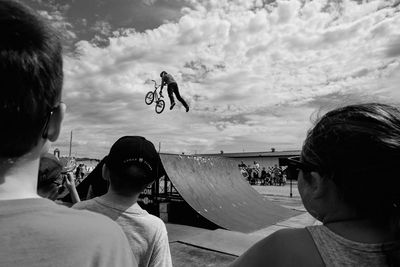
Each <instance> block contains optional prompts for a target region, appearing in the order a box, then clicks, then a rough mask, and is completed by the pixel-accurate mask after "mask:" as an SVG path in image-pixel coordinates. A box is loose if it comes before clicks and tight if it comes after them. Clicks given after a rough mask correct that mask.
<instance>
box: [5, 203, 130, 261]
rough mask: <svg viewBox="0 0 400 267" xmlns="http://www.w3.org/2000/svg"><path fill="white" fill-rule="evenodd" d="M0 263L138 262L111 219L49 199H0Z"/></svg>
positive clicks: (121, 232) (119, 229)
mask: <svg viewBox="0 0 400 267" xmlns="http://www.w3.org/2000/svg"><path fill="white" fill-rule="evenodd" d="M0 266H2V267H6V266H18V267H23V266H29V267H35V266H37V267H46V266H49V267H50V266H51V267H53V266H57V267H63V266H65V267H67V266H68V267H69V266H85V267H95V266H96V267H108V266H121V267H125V266H137V264H136V261H135V259H134V257H132V254H131V252H130V247H129V244H128V241H127V239H126V237H125V234H124V233H123V231H122V229H121V228H120V227H119V226H118V225H117V224H116V223H115V222H113V221H112V220H110V219H109V218H107V217H105V216H102V215H99V214H96V213H93V212H88V211H78V210H73V209H70V208H67V207H64V206H61V205H57V204H55V203H54V202H52V201H50V200H48V199H42V198H33V199H15V200H1V201H0Z"/></svg>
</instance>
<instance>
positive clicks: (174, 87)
mask: <svg viewBox="0 0 400 267" xmlns="http://www.w3.org/2000/svg"><path fill="white" fill-rule="evenodd" d="M160 77H161V88H160V94H161V95H162V89H163V88H164V86H165V85H167V91H168V96H169V100H170V101H171V107H170V108H169V109H173V108H174V106H175V99H174V94H175V96H176V99H178V100H179V101H180V102H181V103H182V105H183V106H184V107H185V109H186V112H188V111H189V105H188V104H187V103H186V101H185V100H184V99H183V98H182V97H181V94H180V93H179V88H178V84H177V83H176V81H175V79H174V77H172V75H171V74H169V73H167V72H166V71H162V72H161V73H160Z"/></svg>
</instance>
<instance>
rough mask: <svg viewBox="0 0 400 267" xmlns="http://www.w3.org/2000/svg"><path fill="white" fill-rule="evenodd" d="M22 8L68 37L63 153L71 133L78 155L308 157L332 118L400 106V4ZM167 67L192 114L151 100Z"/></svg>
mask: <svg viewBox="0 0 400 267" xmlns="http://www.w3.org/2000/svg"><path fill="white" fill-rule="evenodd" d="M23 2H25V3H27V4H28V5H30V6H31V7H33V8H34V9H36V10H38V11H39V12H40V14H42V15H43V16H44V17H46V18H48V19H49V20H51V21H52V23H53V24H54V26H55V27H56V28H57V29H59V30H60V32H61V34H62V37H63V43H64V48H65V49H64V51H65V55H64V62H65V65H64V70H65V83H64V92H63V100H64V102H65V103H66V104H67V105H68V110H67V115H66V118H65V122H64V126H63V133H62V134H61V136H60V138H59V140H58V141H57V142H56V143H54V144H53V147H54V148H55V147H58V148H59V149H60V150H61V153H62V154H64V155H65V154H68V147H69V138H70V132H71V131H73V147H72V150H73V153H72V154H73V155H74V156H78V157H84V156H88V157H94V158H101V157H103V156H104V155H105V154H106V153H107V151H108V150H109V148H110V146H111V145H112V143H113V142H114V141H115V140H116V139H118V138H119V137H121V136H123V135H142V136H145V137H147V138H148V139H149V140H151V141H152V142H153V143H154V144H155V145H156V147H158V145H159V143H160V142H161V151H163V152H176V153H181V152H185V153H186V154H191V153H196V152H197V153H213V152H216V153H218V152H219V151H220V150H223V151H225V152H242V151H246V152H250V151H269V150H270V149H271V148H272V147H274V148H276V150H279V151H281V150H293V149H300V148H301V145H302V142H303V140H304V137H305V134H306V131H307V129H308V128H309V127H310V126H311V125H312V122H313V120H314V119H315V118H317V117H318V115H319V114H323V112H325V111H326V110H327V109H331V108H334V107H337V106H340V105H344V104H350V103H359V102H369V101H381V102H385V103H392V104H398V103H400V89H399V84H400V12H399V11H400V4H399V3H400V0H396V1H394V0H393V1H323V0H318V1H303V0H302V1H297V0H291V1H265V0H246V1H239V0H236V1H228V0H204V1H201V0H66V1H62V0H25V1H23ZM162 70H166V71H167V72H169V73H171V74H172V75H173V76H174V77H175V79H176V80H177V82H178V84H179V88H180V92H181V95H182V96H183V98H184V99H185V100H186V101H187V102H188V103H189V105H190V108H191V109H190V112H189V113H186V112H185V111H184V108H183V107H182V106H181V104H180V103H178V104H177V106H176V107H175V108H174V109H173V110H172V111H170V110H169V109H168V108H169V100H168V97H167V98H166V99H165V100H166V102H167V107H166V109H165V111H164V112H163V113H162V114H156V113H155V112H154V105H152V106H147V105H146V104H145V103H144V96H145V94H146V93H147V92H148V91H149V90H151V89H152V86H153V85H152V83H151V82H150V80H151V79H157V80H158V81H159V79H160V78H159V73H160V72H161V71H162ZM164 92H165V94H164V95H165V96H166V95H167V94H166V91H164Z"/></svg>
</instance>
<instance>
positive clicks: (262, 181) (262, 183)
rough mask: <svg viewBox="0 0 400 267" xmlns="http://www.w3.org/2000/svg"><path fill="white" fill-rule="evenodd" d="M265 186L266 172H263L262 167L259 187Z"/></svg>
mask: <svg viewBox="0 0 400 267" xmlns="http://www.w3.org/2000/svg"><path fill="white" fill-rule="evenodd" d="M266 184H267V171H266V170H265V167H263V168H262V170H261V185H266Z"/></svg>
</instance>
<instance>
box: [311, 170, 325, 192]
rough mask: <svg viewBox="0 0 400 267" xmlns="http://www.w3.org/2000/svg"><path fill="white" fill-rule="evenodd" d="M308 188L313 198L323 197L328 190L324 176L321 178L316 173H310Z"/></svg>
mask: <svg viewBox="0 0 400 267" xmlns="http://www.w3.org/2000/svg"><path fill="white" fill-rule="evenodd" d="M310 176H311V177H310V187H311V192H312V195H313V197H314V198H321V197H322V196H325V194H326V190H328V184H327V183H328V181H327V179H326V178H325V177H324V176H321V174H320V173H318V172H315V171H313V172H311V173H310Z"/></svg>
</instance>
